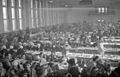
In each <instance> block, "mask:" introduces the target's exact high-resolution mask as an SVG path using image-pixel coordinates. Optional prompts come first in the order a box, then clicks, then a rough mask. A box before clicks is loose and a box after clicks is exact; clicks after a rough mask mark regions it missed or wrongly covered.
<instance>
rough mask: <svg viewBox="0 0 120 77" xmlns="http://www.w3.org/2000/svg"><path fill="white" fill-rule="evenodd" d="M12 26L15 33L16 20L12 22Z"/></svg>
mask: <svg viewBox="0 0 120 77" xmlns="http://www.w3.org/2000/svg"><path fill="white" fill-rule="evenodd" d="M12 26H13V31H15V30H16V27H15V20H12Z"/></svg>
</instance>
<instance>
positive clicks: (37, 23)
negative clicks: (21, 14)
mask: <svg viewBox="0 0 120 77" xmlns="http://www.w3.org/2000/svg"><path fill="white" fill-rule="evenodd" d="M36 25H37V27H38V19H36Z"/></svg>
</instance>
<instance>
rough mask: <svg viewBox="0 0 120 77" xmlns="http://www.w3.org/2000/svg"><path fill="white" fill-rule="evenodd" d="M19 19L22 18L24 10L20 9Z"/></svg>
mask: <svg viewBox="0 0 120 77" xmlns="http://www.w3.org/2000/svg"><path fill="white" fill-rule="evenodd" d="M19 18H22V9H19Z"/></svg>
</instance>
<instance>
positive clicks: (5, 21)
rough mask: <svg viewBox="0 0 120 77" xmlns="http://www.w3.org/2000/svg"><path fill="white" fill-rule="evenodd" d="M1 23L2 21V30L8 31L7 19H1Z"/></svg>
mask: <svg viewBox="0 0 120 77" xmlns="http://www.w3.org/2000/svg"><path fill="white" fill-rule="evenodd" d="M3 23H4V31H5V32H8V23H7V20H3Z"/></svg>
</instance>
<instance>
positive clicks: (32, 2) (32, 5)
mask: <svg viewBox="0 0 120 77" xmlns="http://www.w3.org/2000/svg"><path fill="white" fill-rule="evenodd" d="M31 8H33V0H31Z"/></svg>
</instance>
